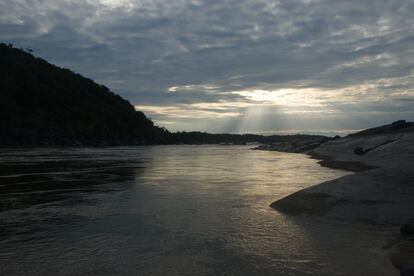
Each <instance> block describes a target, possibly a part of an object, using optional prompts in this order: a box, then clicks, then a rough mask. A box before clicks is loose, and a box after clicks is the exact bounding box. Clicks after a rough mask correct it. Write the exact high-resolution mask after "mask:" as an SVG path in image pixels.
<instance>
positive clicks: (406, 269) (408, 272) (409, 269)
mask: <svg viewBox="0 0 414 276" xmlns="http://www.w3.org/2000/svg"><path fill="white" fill-rule="evenodd" d="M400 274H401V276H414V263H412V264H409V265H405V266H403V267H402V268H401V269H400Z"/></svg>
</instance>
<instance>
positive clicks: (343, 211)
mask: <svg viewBox="0 0 414 276" xmlns="http://www.w3.org/2000/svg"><path fill="white" fill-rule="evenodd" d="M377 129H378V128H377ZM304 153H306V154H308V155H310V157H311V158H315V159H318V160H320V161H319V162H318V163H319V164H320V165H321V166H325V167H330V168H333V169H342V170H348V171H352V172H355V173H354V174H350V175H346V176H343V177H340V178H338V179H334V180H332V181H327V182H324V183H321V184H319V185H316V186H312V187H309V188H306V189H304V190H301V191H298V192H296V193H293V194H291V195H288V196H286V197H284V198H281V199H279V200H277V201H275V202H273V203H272V204H271V205H270V207H272V208H274V209H276V210H278V211H280V212H283V213H287V214H291V215H306V216H323V217H325V218H331V219H335V220H341V221H349V222H363V223H370V224H376V225H391V226H396V228H395V229H396V236H398V234H397V229H398V228H399V227H400V226H402V225H404V224H405V223H407V222H409V221H411V220H412V219H413V218H414V204H413V202H414V129H413V127H412V126H411V127H408V128H407V129H405V130H403V131H401V130H397V131H388V130H387V131H384V132H380V133H375V132H374V133H372V132H369V131H368V132H367V131H365V132H363V133H362V134H356V135H349V136H347V137H344V138H340V139H334V140H331V141H329V142H326V143H324V144H322V145H320V146H319V147H316V148H315V149H313V150H310V151H306V152H304ZM387 249H389V254H390V257H391V260H392V263H393V264H394V265H395V266H396V267H397V268H399V269H406V267H407V265H412V264H414V242H413V241H412V236H408V237H405V238H401V237H399V236H398V237H397V238H396V240H395V241H394V242H393V243H392V245H390V246H389V247H388V248H387ZM411 269H412V268H411ZM403 275H404V274H403ZM407 275H411V274H407Z"/></svg>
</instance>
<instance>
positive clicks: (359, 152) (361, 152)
mask: <svg viewBox="0 0 414 276" xmlns="http://www.w3.org/2000/svg"><path fill="white" fill-rule="evenodd" d="M354 153H355V154H356V155H364V153H365V151H364V149H363V148H362V147H356V148H354Z"/></svg>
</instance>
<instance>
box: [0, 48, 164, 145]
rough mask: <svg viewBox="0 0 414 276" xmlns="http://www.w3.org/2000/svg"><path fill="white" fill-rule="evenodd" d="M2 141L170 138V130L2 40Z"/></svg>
mask: <svg viewBox="0 0 414 276" xmlns="http://www.w3.org/2000/svg"><path fill="white" fill-rule="evenodd" d="M0 60H1V62H0V74H1V78H0V144H3V145H122V144H154V143H163V142H165V141H164V139H165V137H166V136H165V133H166V131H165V130H164V129H162V128H159V127H156V126H154V124H153V122H152V121H151V120H149V119H148V118H147V117H145V115H144V113H142V112H139V111H135V109H134V107H133V106H132V105H131V104H130V103H129V102H128V101H126V100H124V99H122V98H121V97H120V96H118V95H115V94H114V93H112V92H111V91H110V90H109V89H108V88H107V87H105V86H103V85H99V84H97V83H95V82H94V81H92V80H90V79H88V78H85V77H82V76H81V75H79V74H75V73H73V72H72V71H70V70H68V69H62V68H59V67H57V66H54V65H52V64H50V63H48V62H46V61H45V60H43V59H40V58H35V57H34V56H33V55H32V54H31V53H29V52H26V51H23V50H20V49H16V48H13V47H12V45H6V44H0Z"/></svg>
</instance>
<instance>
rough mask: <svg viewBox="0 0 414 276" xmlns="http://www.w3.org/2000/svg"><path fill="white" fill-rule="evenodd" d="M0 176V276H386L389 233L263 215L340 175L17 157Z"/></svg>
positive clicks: (161, 151) (247, 162) (275, 156)
mask: <svg viewBox="0 0 414 276" xmlns="http://www.w3.org/2000/svg"><path fill="white" fill-rule="evenodd" d="M0 164H1V166H0V177H1V178H0V181H1V182H0V189H1V192H2V193H1V195H0V221H1V225H2V226H1V230H0V247H1V251H0V274H1V275H11V274H13V275H15V274H30V275H35V274H37V275H56V274H59V275H73V274H77V275H79V274H80V275H84V274H104V275H105V274H107V275H108V274H109V275H111V274H112V275H113V274H118V273H123V274H139V275H196V274H203V275H211V274H220V275H223V274H226V275H254V274H260V275H368V274H367V273H368V272H369V274H370V275H382V274H384V275H385V274H387V273H389V271H387V270H386V269H387V268H386V266H385V265H383V264H382V263H381V262H382V259H380V258H379V257H378V256H379V255H378V254H379V253H378V251H379V249H380V247H381V246H382V245H383V244H384V242H385V241H386V240H387V239H388V238H389V229H382V228H378V227H375V226H369V225H356V224H353V225H349V224H347V223H342V222H333V221H324V220H322V219H317V218H312V219H310V218H303V217H289V216H286V215H284V214H281V213H278V212H276V211H274V210H272V209H270V208H269V207H268V205H269V204H270V203H271V202H272V201H274V200H276V199H278V198H281V197H283V196H285V195H287V194H290V193H292V192H295V191H297V190H300V189H302V188H305V187H308V186H311V185H314V184H318V183H320V182H323V181H326V180H330V179H333V178H336V177H340V176H342V175H345V174H347V173H346V172H343V171H337V170H330V169H327V168H321V167H319V165H318V164H317V163H316V161H315V160H312V159H309V158H307V157H306V156H304V155H301V154H287V153H277V152H264V151H253V150H249V149H248V147H246V146H154V147H131V148H129V147H122V148H107V149H32V150H27V149H21V150H3V151H2V152H1V157H0ZM355 256H358V258H355Z"/></svg>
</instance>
